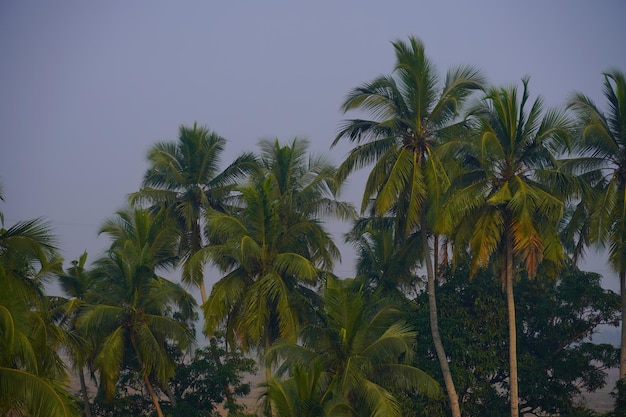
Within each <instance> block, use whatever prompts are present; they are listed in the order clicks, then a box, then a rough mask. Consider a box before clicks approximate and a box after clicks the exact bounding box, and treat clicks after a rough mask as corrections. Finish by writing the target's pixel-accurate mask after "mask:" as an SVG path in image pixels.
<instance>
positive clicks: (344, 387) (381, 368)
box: [268, 278, 440, 417]
mask: <svg viewBox="0 0 626 417" xmlns="http://www.w3.org/2000/svg"><path fill="white" fill-rule="evenodd" d="M352 284H353V283H351V282H349V281H345V282H344V281H339V280H336V279H334V278H329V279H328V280H327V285H326V287H325V288H324V294H323V303H322V306H323V307H322V309H321V310H320V311H319V313H318V317H319V321H318V322H317V323H311V324H309V325H307V326H306V327H304V328H303V329H302V332H301V335H300V338H299V340H300V341H301V344H298V343H295V342H289V341H286V340H279V341H277V342H276V343H275V344H274V345H273V346H272V348H271V349H270V351H269V352H268V357H269V358H270V359H273V358H274V357H278V358H282V359H284V361H285V363H284V365H283V367H285V368H291V369H292V370H293V371H292V372H293V373H294V376H296V377H297V376H298V374H297V372H298V370H302V369H305V370H308V372H309V375H311V376H315V375H316V374H319V372H318V370H321V374H320V375H318V377H317V378H314V379H313V381H311V379H310V378H309V382H315V383H316V385H318V386H314V385H312V384H311V383H309V384H300V386H301V387H304V388H306V390H305V391H304V393H305V394H306V393H310V392H311V391H312V390H315V391H314V392H317V393H318V395H319V397H318V398H317V399H316V400H315V401H314V402H315V403H317V404H318V405H322V406H324V405H327V404H333V405H337V406H339V405H343V406H342V407H341V408H342V409H344V411H345V408H346V407H345V406H349V408H348V409H349V410H350V412H349V413H346V414H345V415H352V416H372V417H374V416H399V415H400V409H399V405H398V402H397V399H396V397H395V396H394V395H393V394H392V391H391V390H392V389H394V388H395V389H399V390H400V391H405V390H418V391H420V392H422V393H423V394H425V395H429V396H437V395H438V394H439V393H440V389H439V386H438V384H437V382H436V381H435V380H434V379H432V378H431V377H430V376H428V375H427V374H425V373H424V372H423V371H421V370H419V369H417V368H415V367H413V366H410V365H408V364H407V362H406V361H408V360H410V358H411V355H412V353H413V346H412V344H413V343H414V339H415V332H413V331H411V329H410V328H409V327H408V326H407V325H406V324H405V323H403V322H401V321H396V318H397V314H398V310H396V309H395V308H393V307H392V306H390V305H381V304H380V303H378V304H377V303H373V302H371V301H370V300H368V299H367V298H366V297H365V296H364V294H363V291H362V289H355V286H354V285H352ZM305 381H306V379H305ZM299 391H300V392H299V395H301V394H303V392H302V390H301V389H300V390H299ZM296 392H298V390H296ZM305 397H314V398H315V395H306V396H305ZM279 398H280V397H279ZM321 408H322V409H324V407H321ZM319 415H323V414H319Z"/></svg>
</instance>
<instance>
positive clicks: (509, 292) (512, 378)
mask: <svg viewBox="0 0 626 417" xmlns="http://www.w3.org/2000/svg"><path fill="white" fill-rule="evenodd" d="M505 233H506V236H505V239H506V249H505V250H506V284H505V285H506V301H507V310H508V316H509V367H510V372H509V383H510V388H511V417H518V416H519V396H518V395H519V394H518V386H517V382H518V381H517V330H516V322H515V299H514V298H513V237H512V236H511V232H510V228H507V230H506V232H505Z"/></svg>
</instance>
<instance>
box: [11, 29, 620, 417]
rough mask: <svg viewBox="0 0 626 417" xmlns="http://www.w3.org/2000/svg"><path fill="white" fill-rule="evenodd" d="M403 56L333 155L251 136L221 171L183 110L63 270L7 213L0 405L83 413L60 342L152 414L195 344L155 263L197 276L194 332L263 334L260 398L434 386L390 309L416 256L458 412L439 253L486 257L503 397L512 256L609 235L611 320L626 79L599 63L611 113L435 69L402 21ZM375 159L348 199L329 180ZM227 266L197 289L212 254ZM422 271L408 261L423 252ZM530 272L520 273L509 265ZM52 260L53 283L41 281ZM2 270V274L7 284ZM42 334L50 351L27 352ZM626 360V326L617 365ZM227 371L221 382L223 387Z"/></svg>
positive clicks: (385, 411)
mask: <svg viewBox="0 0 626 417" xmlns="http://www.w3.org/2000/svg"><path fill="white" fill-rule="evenodd" d="M392 45H393V47H394V49H395V54H396V63H395V67H394V71H393V73H392V74H390V75H386V76H380V77H378V78H375V79H374V80H372V81H370V82H367V83H364V84H362V85H360V86H359V87H357V88H355V89H353V90H352V91H350V92H349V93H348V95H347V97H346V100H345V102H344V103H343V105H342V110H343V111H344V112H346V113H347V112H352V111H358V112H359V113H360V114H365V115H366V116H364V118H363V119H349V120H346V121H345V122H344V123H343V124H342V125H341V127H340V130H339V133H338V135H337V137H336V138H335V140H334V142H333V145H335V144H337V143H338V142H339V141H342V140H347V141H349V142H351V143H353V144H354V146H353V148H352V150H351V151H350V152H349V153H348V155H347V157H346V159H345V160H344V161H343V162H342V163H341V164H340V165H339V166H338V167H335V166H333V165H332V164H331V163H330V162H328V161H327V160H326V159H325V158H324V157H323V156H317V155H312V154H311V153H310V151H309V148H308V145H309V144H308V142H307V141H306V140H303V139H298V138H296V139H294V140H292V141H291V142H289V143H287V144H281V143H280V142H279V141H278V140H263V141H261V142H260V143H259V149H260V151H259V152H258V153H255V152H246V153H243V154H241V155H240V156H239V157H237V158H236V159H235V160H234V161H233V162H232V163H231V164H229V165H228V166H227V167H226V168H225V169H223V170H220V163H221V156H222V153H223V151H224V148H225V144H226V141H225V139H224V138H222V137H220V136H219V135H218V134H216V133H215V132H212V131H210V130H208V129H206V128H203V127H199V126H197V125H194V126H193V127H185V126H182V127H181V128H180V132H179V136H178V140H177V141H175V142H159V143H156V144H155V145H154V146H153V147H152V148H151V149H150V150H149V152H148V158H147V159H148V163H149V168H148V170H147V172H146V174H145V176H144V180H143V183H142V186H141V189H140V190H139V191H137V192H136V193H133V194H131V195H130V196H129V204H130V206H129V208H127V209H125V210H121V211H119V212H118V213H117V214H116V215H115V216H114V217H113V218H111V219H109V220H107V221H106V222H105V223H104V225H103V226H102V227H101V229H100V233H103V234H106V235H107V236H109V237H110V238H111V246H110V247H109V249H108V250H107V251H106V253H105V254H104V255H103V256H102V257H100V258H99V259H97V260H96V261H95V262H93V263H92V265H91V266H90V267H88V266H87V263H86V262H87V260H86V257H87V255H86V254H84V255H83V256H81V257H80V258H79V259H78V260H77V261H74V262H73V263H72V266H71V267H70V268H68V269H67V270H66V271H63V270H62V268H61V262H62V260H61V259H60V258H59V257H58V254H57V248H56V246H55V243H54V241H53V239H52V238H51V236H52V235H51V233H50V230H49V226H48V225H47V224H45V223H44V222H42V221H41V220H33V221H26V222H20V223H18V224H16V225H15V226H13V227H11V228H9V229H4V221H2V229H1V230H0V280H1V284H2V285H1V286H2V288H3V291H1V292H0V411H2V412H6V413H9V414H10V413H13V414H14V415H21V414H20V413H22V414H29V415H32V416H39V415H54V416H69V415H77V413H78V411H77V410H76V409H74V408H73V406H72V405H71V401H70V397H69V396H68V394H67V392H66V391H65V389H64V380H65V377H66V373H65V370H64V367H63V361H62V360H61V359H60V357H59V356H58V352H59V351H60V350H61V349H65V350H66V352H68V356H69V357H70V362H71V365H72V367H73V369H74V373H75V374H77V375H78V376H79V378H80V382H81V390H82V394H81V396H82V398H83V400H84V414H85V415H87V416H89V415H90V411H89V410H90V409H89V393H88V392H87V384H86V382H85V374H84V370H89V374H90V376H91V377H92V378H94V379H95V380H96V382H97V386H98V391H99V395H102V396H103V397H104V398H106V397H110V396H111V395H113V394H114V392H115V390H116V385H117V384H118V382H119V376H120V372H122V371H123V370H128V369H130V370H132V371H133V372H136V373H137V375H138V376H139V379H140V380H141V381H143V383H144V388H145V390H146V392H147V393H148V395H149V396H150V398H151V399H152V402H153V405H154V408H155V410H156V412H157V415H159V416H160V417H161V416H163V412H162V410H161V406H160V402H161V401H163V399H164V398H165V399H168V400H169V401H170V402H171V403H172V405H174V402H175V399H174V398H173V396H172V395H171V392H169V391H170V390H169V389H168V381H169V379H171V378H172V377H173V375H174V370H175V363H174V360H173V352H185V351H189V349H190V348H191V347H192V346H193V344H194V342H195V336H194V334H193V330H192V328H193V322H194V308H195V307H196V302H195V300H194V299H193V297H192V296H191V295H190V294H189V292H188V291H187V290H186V289H185V288H184V287H183V286H181V285H179V284H177V283H174V282H172V281H170V280H168V279H166V278H164V277H163V275H164V272H165V271H168V270H169V271H172V270H174V268H178V270H179V271H181V282H182V284H183V285H185V286H187V288H189V287H196V288H198V289H199V291H200V297H201V300H200V301H201V311H202V314H203V316H204V328H203V331H204V333H205V334H206V335H209V336H210V335H212V334H215V333H216V332H218V331H223V332H224V334H225V336H226V340H227V342H228V344H230V345H231V346H238V347H241V348H243V349H244V350H246V351H248V352H256V353H258V354H259V355H260V356H259V357H260V358H261V360H262V363H263V364H264V367H265V382H264V384H262V389H263V397H262V398H263V399H264V402H263V404H264V406H263V412H264V413H265V414H266V415H276V416H281V417H282V416H331V415H359V416H361V415H370V416H395V415H400V413H401V411H400V407H399V402H398V398H397V396H396V394H397V393H398V392H406V391H411V392H419V393H421V394H422V395H425V396H434V397H437V396H439V395H441V392H440V389H439V386H438V384H437V383H436V382H435V380H434V379H433V378H432V377H431V376H429V375H426V374H425V373H423V372H422V371H420V370H419V369H418V368H415V367H413V366H412V365H411V363H412V362H411V359H412V353H413V352H414V349H413V346H412V345H413V343H414V339H415V333H414V332H413V330H412V329H411V328H410V327H409V326H407V325H406V323H405V322H404V321H403V320H402V315H401V314H400V313H401V311H403V310H406V309H407V308H408V307H407V306H409V305H410V303H411V300H410V299H409V297H408V292H407V291H406V289H407V288H408V287H411V286H413V285H414V284H415V280H416V277H417V276H418V271H422V270H423V271H425V275H426V287H425V291H427V293H428V301H429V315H430V328H431V333H432V339H433V344H434V346H433V350H434V352H435V353H436V356H437V358H438V361H439V364H440V368H441V376H442V379H443V381H444V385H445V392H446V399H447V402H448V405H449V408H450V411H451V414H452V415H453V416H454V417H458V416H461V408H462V407H461V405H460V404H459V398H458V395H457V393H456V389H455V384H454V375H453V374H452V373H451V371H450V367H449V363H448V362H449V358H448V356H447V355H446V353H445V346H444V343H443V338H442V337H441V335H440V331H439V326H438V317H437V298H436V289H437V285H438V280H440V279H445V275H444V272H443V271H444V270H445V269H446V268H443V266H446V265H448V264H451V265H455V264H457V263H459V262H464V261H467V262H469V263H470V265H471V270H472V272H473V273H475V272H477V271H478V269H480V268H491V269H493V270H494V271H495V273H496V274H497V276H499V277H501V279H502V286H503V289H504V291H505V293H506V299H507V303H508V323H509V337H508V340H507V341H504V342H506V343H507V344H508V349H509V362H510V368H509V373H508V375H509V377H508V387H506V388H507V389H508V392H509V394H510V404H511V416H513V417H516V416H518V415H519V398H518V395H519V394H518V392H519V389H518V377H517V350H516V346H517V343H516V334H517V333H516V329H517V323H516V319H515V299H514V293H513V284H514V282H515V281H516V280H518V279H520V277H521V276H522V275H524V276H525V277H528V278H533V277H535V276H536V275H538V274H541V275H545V276H553V275H554V274H556V272H557V271H558V270H559V268H560V267H561V266H563V265H564V264H565V263H567V262H570V260H572V261H576V260H578V259H579V258H580V257H581V256H583V255H584V252H585V249H587V248H589V247H590V246H591V245H594V244H599V245H606V246H608V253H609V261H610V263H611V265H612V266H613V268H614V269H615V270H616V271H617V272H618V273H619V278H620V288H621V294H622V304H623V306H622V322H623V321H624V319H626V316H624V315H625V314H626V79H625V77H624V74H623V73H622V72H621V71H619V70H617V69H613V70H610V71H607V72H606V73H605V74H604V95H605V98H606V100H607V102H608V109H607V112H606V114H605V113H604V112H602V111H601V110H600V108H599V107H597V106H596V105H595V104H594V103H593V102H592V101H591V100H590V99H589V98H587V97H586V96H585V95H583V94H582V93H573V94H572V95H571V97H570V100H569V101H568V103H567V104H566V105H565V106H564V107H563V108H552V109H545V108H544V106H543V102H542V99H541V98H540V97H539V98H536V99H535V100H534V101H530V95H529V89H528V85H529V80H528V79H526V78H525V79H523V80H522V86H521V90H520V89H519V88H518V87H517V86H508V87H497V86H489V85H488V84H487V82H486V79H485V77H484V76H483V75H482V73H481V72H480V71H479V70H478V69H476V68H474V67H471V66H461V67H456V68H453V69H451V70H449V71H448V72H447V74H446V76H445V78H444V79H443V80H442V79H441V78H440V77H439V75H438V73H437V70H436V68H435V66H434V64H433V63H432V62H431V61H430V59H429V58H428V56H427V55H426V53H425V50H424V45H423V44H422V43H421V42H420V40H418V39H416V38H409V40H408V42H404V41H395V42H393V43H392ZM363 168H369V169H370V171H369V176H368V177H367V181H366V183H365V189H364V193H363V199H362V203H361V210H360V214H357V213H356V211H355V210H354V208H353V206H352V205H351V204H350V203H347V202H343V201H340V200H339V199H338V193H339V190H340V188H341V185H342V184H343V182H344V181H345V180H346V179H347V178H348V176H349V175H350V174H352V173H353V172H355V171H357V170H359V169H363ZM328 219H335V220H343V221H352V222H353V228H352V230H351V232H350V233H348V235H347V236H346V241H348V242H351V243H352V244H354V245H355V247H356V248H357V257H358V259H357V265H356V266H357V271H356V276H355V278H353V279H339V278H337V277H336V276H335V275H334V274H333V263H334V262H335V261H337V260H338V259H339V255H340V254H339V250H338V248H337V246H336V245H335V243H334V241H333V237H332V234H331V233H330V232H329V231H328V230H327V228H326V224H325V221H326V220H328ZM209 265H210V266H212V268H213V269H212V270H214V271H219V272H220V273H221V277H220V278H219V279H218V280H217V282H216V283H215V284H214V285H213V286H212V289H211V292H210V295H208V296H207V291H206V287H205V277H204V272H205V271H206V270H207V269H206V267H207V266H209ZM420 268H423V269H420ZM522 271H524V274H521V272H522ZM51 277H56V279H58V281H59V282H60V284H61V287H62V289H63V291H64V292H65V295H66V297H64V298H63V297H48V296H46V295H45V293H44V283H45V282H46V279H49V278H51ZM4 289H6V290H4ZM41 352H43V353H41ZM625 376H626V329H625V328H624V326H622V343H621V357H620V378H624V377H625ZM225 389H226V390H227V389H228V387H225Z"/></svg>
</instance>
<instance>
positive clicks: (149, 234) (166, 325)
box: [77, 209, 195, 417]
mask: <svg viewBox="0 0 626 417" xmlns="http://www.w3.org/2000/svg"><path fill="white" fill-rule="evenodd" d="M167 220H168V219H167V218H166V216H165V213H164V212H163V211H161V212H158V213H156V214H151V213H150V212H148V211H147V210H142V209H135V210H134V211H120V212H118V213H117V216H116V217H115V218H113V219H110V220H108V221H107V222H106V223H105V225H104V226H103V227H102V228H101V230H100V231H101V233H105V234H107V235H109V236H110V237H112V238H113V242H112V244H111V248H110V249H109V251H108V254H107V256H106V257H104V258H102V259H100V260H98V261H97V262H96V267H95V269H94V274H95V278H94V279H95V280H96V281H97V282H96V284H95V286H96V293H97V294H98V298H97V299H96V302H95V303H94V304H92V305H90V306H89V308H88V309H87V310H85V311H84V312H83V313H82V314H81V315H80V317H79V318H78V321H77V327H78V329H79V330H81V331H82V332H84V334H85V335H86V337H87V338H89V339H90V340H91V341H92V343H93V346H96V347H97V349H96V352H95V355H94V366H95V367H96V368H97V369H98V370H99V372H100V379H101V385H102V387H103V389H104V391H105V393H106V394H108V396H109V397H110V396H111V395H112V394H113V391H114V388H115V384H116V383H117V380H118V376H119V373H120V370H121V369H122V367H129V366H136V367H137V368H138V369H136V371H137V372H139V375H140V378H141V380H142V381H143V383H144V385H145V387H146V389H147V391H148V393H149V394H150V397H151V399H152V402H153V404H154V406H155V409H156V411H157V414H158V415H159V417H163V413H162V411H161V407H160V405H159V398H158V394H157V393H156V390H155V389H154V385H153V381H158V382H160V383H161V384H162V386H163V387H166V386H167V382H168V380H169V379H170V378H172V377H173V376H174V371H175V362H174V359H173V358H172V353H171V350H172V347H173V348H176V349H182V350H186V349H189V348H191V345H192V344H193V342H194V336H193V334H192V331H191V329H190V327H189V325H188V323H187V321H188V320H189V319H190V318H191V317H192V313H193V308H194V306H195V302H194V300H193V297H191V295H190V294H189V293H187V292H186V291H185V290H184V289H183V288H182V287H181V286H179V285H177V284H175V283H173V282H171V281H169V280H167V279H165V278H162V277H160V276H158V275H157V274H156V270H157V268H159V267H161V268H162V267H166V266H170V265H173V264H174V261H175V260H176V257H175V251H174V242H175V240H174V239H173V236H174V234H175V229H174V228H172V227H171V226H170V225H169V224H168V221H167ZM171 310H172V311H174V312H175V313H178V314H179V315H180V318H176V317H175V315H174V314H172V311H171Z"/></svg>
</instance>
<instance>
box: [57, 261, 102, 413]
mask: <svg viewBox="0 0 626 417" xmlns="http://www.w3.org/2000/svg"><path fill="white" fill-rule="evenodd" d="M86 263H87V252H83V254H82V255H81V256H80V257H79V258H78V259H76V260H74V261H72V266H71V267H69V268H68V269H67V271H66V272H65V273H63V274H59V275H58V281H59V284H60V286H61V289H62V290H63V292H64V293H65V294H66V295H67V296H68V297H69V298H67V299H65V300H63V306H62V317H61V319H60V320H61V325H62V326H64V327H65V328H66V329H67V333H68V337H67V342H66V349H67V351H68V353H69V359H70V361H71V362H72V365H73V368H74V372H76V373H77V374H78V379H79V382H80V391H81V394H82V397H83V412H84V413H85V416H86V417H91V407H90V403H89V392H88V389H87V382H86V380H85V371H84V369H85V367H86V366H87V365H88V364H89V361H90V359H91V358H90V357H91V354H92V351H93V347H92V346H91V345H90V344H89V343H88V341H87V339H86V338H84V337H82V335H81V334H80V333H79V332H78V330H77V329H76V320H77V318H78V316H79V314H80V312H81V311H82V310H84V309H85V308H86V307H87V303H88V302H89V300H90V298H91V294H90V291H91V287H92V285H93V284H94V279H93V274H92V273H91V271H90V270H88V269H87V267H86Z"/></svg>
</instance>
